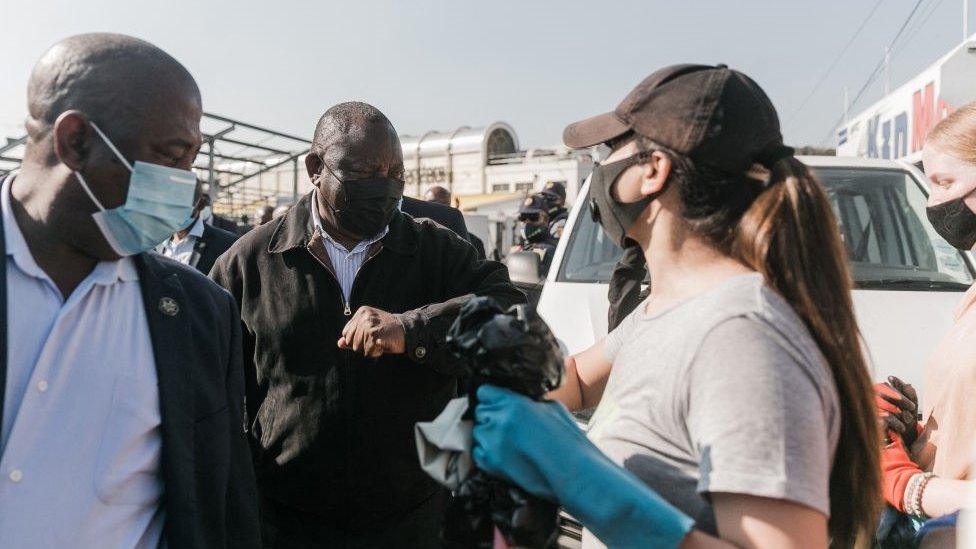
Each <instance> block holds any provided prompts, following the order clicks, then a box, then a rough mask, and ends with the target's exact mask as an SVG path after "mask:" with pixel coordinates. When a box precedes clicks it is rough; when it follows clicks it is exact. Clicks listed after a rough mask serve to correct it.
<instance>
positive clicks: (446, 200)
mask: <svg viewBox="0 0 976 549" xmlns="http://www.w3.org/2000/svg"><path fill="white" fill-rule="evenodd" d="M424 200H426V201H427V202H433V203H435V204H441V205H442V206H447V207H449V208H453V209H455V210H456V209H457V207H456V206H451V191H449V190H447V189H445V188H444V187H441V186H440V185H434V186H433V187H431V188H429V189H427V192H426V193H424ZM468 242H470V243H471V245H472V246H474V249H475V251H477V252H478V258H479V259H485V258H486V257H487V256H486V255H485V243H484V242H482V240H481V239H480V238H478V237H477V236H475V234H474V233H471V232H468Z"/></svg>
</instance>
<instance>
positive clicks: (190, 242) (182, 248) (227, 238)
mask: <svg viewBox="0 0 976 549" xmlns="http://www.w3.org/2000/svg"><path fill="white" fill-rule="evenodd" d="M196 196H197V199H196V201H195V202H194V205H193V221H191V222H190V225H189V226H187V227H184V228H183V229H180V230H179V231H177V232H176V233H174V234H173V236H171V237H170V238H169V239H168V240H166V241H165V242H163V243H162V244H160V245H159V246H158V247H157V251H158V252H159V253H160V254H162V255H163V256H165V257H168V258H170V259H172V260H174V261H179V262H180V263H182V264H184V265H189V266H190V267H193V268H195V269H196V270H198V271H200V272H201V273H203V274H209V273H210V269H211V267H213V264H214V262H215V261H217V258H218V257H220V255H221V254H223V253H224V252H226V251H227V250H228V249H229V248H230V246H231V244H233V243H234V241H236V240H237V234H235V233H231V232H228V231H225V230H223V229H218V228H217V227H213V226H211V225H208V224H207V223H206V222H205V220H204V217H203V213H202V212H203V210H204V209H205V208H208V206H207V204H208V203H209V200H208V199H207V198H206V197H207V193H206V192H204V191H203V186H202V185H201V184H200V182H199V180H198V181H197V190H196Z"/></svg>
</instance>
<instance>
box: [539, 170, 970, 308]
mask: <svg viewBox="0 0 976 549" xmlns="http://www.w3.org/2000/svg"><path fill="white" fill-rule="evenodd" d="M813 171H814V173H816V175H817V176H818V177H819V179H820V181H821V182H822V183H823V184H824V186H825V187H826V189H827V194H828V196H829V197H830V201H831V204H832V205H833V209H834V214H835V215H836V216H837V220H838V222H839V224H840V232H841V237H842V238H843V240H844V245H845V247H846V248H847V257H848V259H849V260H850V262H851V267H852V270H853V273H854V281H855V284H856V286H857V287H859V288H865V289H895V290H898V289H902V290H922V291H925V290H928V291H965V290H966V289H967V288H968V287H969V285H970V284H972V282H973V273H972V272H971V270H970V267H969V265H968V263H967V262H966V260H965V258H964V257H963V255H962V254H961V253H960V252H959V251H958V250H956V249H955V248H953V247H952V246H950V245H949V244H948V243H947V242H946V241H945V240H943V239H942V238H941V237H940V236H939V235H938V234H937V233H936V232H935V230H934V229H933V228H932V226H931V225H930V224H929V223H928V221H927V219H926V217H925V202H926V197H925V193H924V192H923V190H922V187H921V186H920V185H919V183H918V182H917V181H916V180H915V179H914V178H913V177H912V175H911V174H910V173H909V172H907V171H904V170H895V169H871V168H815V169H813ZM589 210H590V209H589V204H586V203H584V204H583V205H582V211H581V212H580V214H579V216H577V218H576V223H575V226H574V227H573V230H572V231H571V233H570V236H569V238H570V242H569V243H568V248H567V250H566V253H565V256H564V259H563V261H562V265H561V267H560V270H559V273H558V276H557V280H560V281H564V282H589V283H593V282H602V283H607V282H609V281H610V274H611V273H612V272H613V267H614V265H615V264H616V263H617V260H618V259H619V258H620V255H621V250H620V247H619V246H617V245H616V244H615V243H613V242H610V240H609V239H608V238H607V236H606V234H604V233H603V231H602V230H601V229H600V226H599V225H598V224H597V223H595V222H594V221H593V218H592V217H591V215H590V211H589Z"/></svg>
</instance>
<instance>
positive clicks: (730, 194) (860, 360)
mask: <svg viewBox="0 0 976 549" xmlns="http://www.w3.org/2000/svg"><path fill="white" fill-rule="evenodd" d="M644 146H645V148H646V149H649V150H661V151H663V152H665V153H666V154H668V156H669V157H671V160H672V173H673V175H672V177H673V178H674V180H675V182H676V183H677V186H678V192H679V196H680V198H681V202H682V217H683V218H684V219H685V221H686V222H688V223H689V225H690V228H691V231H692V232H693V233H694V234H696V235H698V236H699V237H701V238H703V239H704V240H705V241H707V242H708V243H710V244H711V245H712V246H714V247H715V248H717V249H719V250H721V251H723V252H724V253H726V254H728V255H730V256H732V257H734V258H736V259H738V260H740V261H742V262H743V263H744V264H746V265H748V266H749V267H751V268H752V269H755V270H756V271H758V272H759V273H761V274H762V275H763V277H764V278H765V280H766V283H767V284H769V286H770V287H772V289H773V290H775V291H776V292H778V293H779V294H780V295H782V296H783V298H785V299H786V301H787V302H788V303H789V304H790V305H791V306H792V307H793V310H794V311H796V313H797V315H799V317H800V318H801V319H802V320H803V323H804V324H805V325H806V327H807V329H808V330H809V331H810V334H811V335H812V336H813V338H814V340H815V341H816V343H817V346H818V347H819V348H820V351H821V353H823V356H824V358H825V359H826V362H827V365H828V366H829V368H830V371H831V373H832V374H833V378H834V382H835V384H836V386H837V393H838V397H839V401H840V422H841V426H840V437H839V439H838V444H837V450H836V452H835V453H834V463H833V468H832V469H831V472H830V520H829V522H828V531H829V534H830V537H831V545H832V546H834V547H852V546H853V545H854V544H855V540H869V539H872V537H873V535H874V525H875V523H876V521H877V518H878V515H879V514H880V512H881V508H882V504H881V502H882V496H881V467H880V453H881V448H880V441H881V438H880V433H879V430H878V426H877V423H876V420H875V409H874V398H873V395H874V393H873V389H872V386H871V376H870V374H869V372H868V367H867V363H866V361H865V358H864V355H863V353H862V350H861V344H860V332H859V330H858V327H857V321H856V320H855V318H854V307H853V304H852V302H851V288H852V286H853V281H852V277H851V273H850V268H849V266H848V263H847V254H846V251H845V249H844V245H843V243H842V241H841V236H840V230H839V229H838V225H837V219H836V218H835V217H834V213H833V210H832V209H831V206H830V201H829V199H828V198H827V194H826V192H825V191H824V189H823V187H822V186H821V184H820V183H819V182H818V181H817V180H816V178H815V177H814V176H813V174H811V173H810V171H809V170H808V169H807V167H806V165H805V164H803V163H802V162H800V161H799V160H797V159H795V158H793V157H789V158H784V159H782V160H780V161H778V162H776V163H775V164H773V165H772V166H770V169H769V170H762V171H765V172H766V173H768V181H766V182H764V183H760V182H758V181H756V180H755V179H752V178H750V177H749V176H746V175H745V174H742V175H729V174H726V173H723V172H719V171H716V170H713V169H710V168H708V167H707V166H704V165H701V164H698V163H697V162H694V161H692V160H691V159H690V158H688V157H687V156H684V155H681V154H678V153H675V152H674V151H672V150H670V149H668V148H666V147H662V146H660V145H658V144H655V143H653V142H650V141H645V143H644Z"/></svg>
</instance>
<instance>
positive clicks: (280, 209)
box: [271, 204, 292, 219]
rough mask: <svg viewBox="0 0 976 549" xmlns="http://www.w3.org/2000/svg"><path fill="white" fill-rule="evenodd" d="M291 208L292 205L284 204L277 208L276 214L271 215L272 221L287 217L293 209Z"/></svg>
mask: <svg viewBox="0 0 976 549" xmlns="http://www.w3.org/2000/svg"><path fill="white" fill-rule="evenodd" d="M291 206H292V205H291V204H282V205H281V206H278V207H277V208H275V209H274V213H273V214H271V219H278V218H280V217H281V216H283V215H285V213H286V212H288V209H289V208H291Z"/></svg>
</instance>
